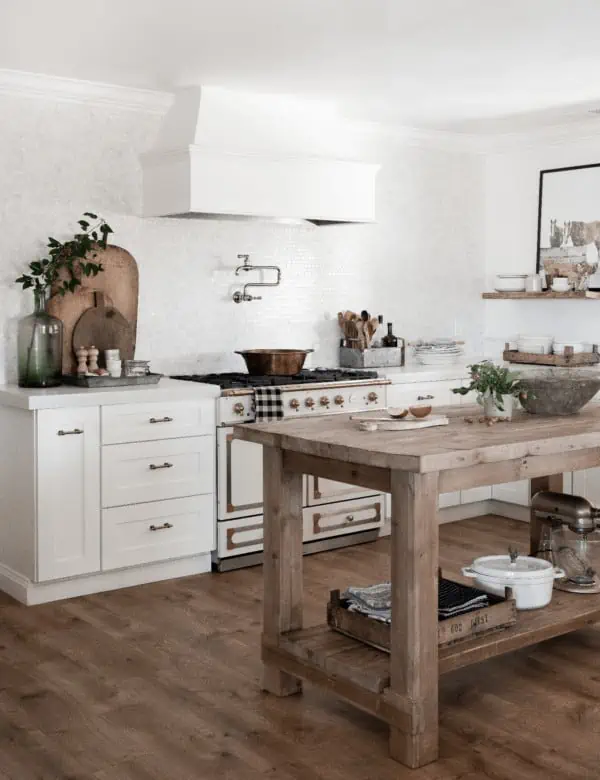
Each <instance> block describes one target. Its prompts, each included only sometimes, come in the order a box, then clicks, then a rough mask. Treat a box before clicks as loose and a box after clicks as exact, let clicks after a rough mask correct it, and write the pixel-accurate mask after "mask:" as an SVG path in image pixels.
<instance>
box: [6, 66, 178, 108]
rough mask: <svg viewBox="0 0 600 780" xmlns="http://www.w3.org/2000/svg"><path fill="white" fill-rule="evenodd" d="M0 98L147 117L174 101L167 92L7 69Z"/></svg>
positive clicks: (167, 106)
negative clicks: (101, 108) (108, 109)
mask: <svg viewBox="0 0 600 780" xmlns="http://www.w3.org/2000/svg"><path fill="white" fill-rule="evenodd" d="M0 95H16V96H18V97H26V98H35V99H38V100H54V101H60V102H65V103H83V104H86V105H92V106H114V107H116V108H121V109H126V110H130V111H142V112H147V113H150V114H164V112H165V111H166V110H167V108H169V106H170V105H171V103H172V102H173V95H172V94H171V93H170V92H155V91H154V90H150V89H133V88H131V87H121V86H118V85H116V84H100V83H98V82H95V81H80V80H79V79H67V78H62V77H60V76H46V75H44V74H42V73H27V72H25V71H20V70H6V69H0Z"/></svg>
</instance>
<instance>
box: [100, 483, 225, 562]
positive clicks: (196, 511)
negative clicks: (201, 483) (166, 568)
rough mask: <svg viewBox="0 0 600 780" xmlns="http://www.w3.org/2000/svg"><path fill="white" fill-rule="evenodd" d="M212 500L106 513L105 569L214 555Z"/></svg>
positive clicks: (161, 503)
mask: <svg viewBox="0 0 600 780" xmlns="http://www.w3.org/2000/svg"><path fill="white" fill-rule="evenodd" d="M214 529H215V519H214V503H213V497H212V496H192V497H191V498H178V499H174V500H172V501H156V502H154V503H150V504H136V505H135V506H122V507H117V508H115V509H105V510H103V512H102V569H103V570H107V569H120V568H122V567H125V566H137V565H139V564H142V563H153V562H155V561H164V560H167V559H169V558H181V557H184V556H187V555H197V554H198V553H205V552H210V551H211V550H212V549H213V548H214V546H215V545H214V541H215V539H214V537H215V530H214Z"/></svg>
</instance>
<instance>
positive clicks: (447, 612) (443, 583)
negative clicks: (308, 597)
mask: <svg viewBox="0 0 600 780" xmlns="http://www.w3.org/2000/svg"><path fill="white" fill-rule="evenodd" d="M342 598H344V599H346V600H347V601H348V602H349V603H348V609H349V610H350V612H362V613H363V614H364V615H368V616H369V617H371V618H374V619H375V620H380V621H381V622H382V623H390V622H391V619H392V592H391V585H390V583H389V582H381V583H379V584H377V585H370V586H368V587H366V588H352V587H350V588H348V589H347V590H346V591H345V592H344V593H343V594H342ZM487 606H489V599H488V597H487V594H486V593H484V592H483V591H481V590H478V589H477V588H471V587H470V586H469V585H461V584H460V583H458V582H452V581H451V580H447V579H444V578H443V577H442V578H440V581H439V589H438V620H445V619H446V618H450V617H454V616H455V615H463V614H464V613H465V612H473V610H476V609H481V608H482V607H487Z"/></svg>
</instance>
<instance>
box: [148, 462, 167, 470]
mask: <svg viewBox="0 0 600 780" xmlns="http://www.w3.org/2000/svg"><path fill="white" fill-rule="evenodd" d="M172 468H173V464H172V463H167V462H166V461H165V462H164V463H159V464H156V463H151V464H150V471H157V469H172Z"/></svg>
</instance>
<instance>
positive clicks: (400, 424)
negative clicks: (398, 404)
mask: <svg viewBox="0 0 600 780" xmlns="http://www.w3.org/2000/svg"><path fill="white" fill-rule="evenodd" d="M350 419H351V420H352V421H353V422H356V423H358V427H359V428H360V429H361V431H413V430H418V429H419V428H435V427H437V426H438V425H448V423H449V419H448V417H446V415H445V414H431V415H429V417H424V418H423V419H418V418H416V419H415V418H412V419H408V420H407V419H406V418H403V419H402V420H394V418H393V417H373V416H366V415H364V416H363V415H358V414H356V415H352V416H351V417H350Z"/></svg>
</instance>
